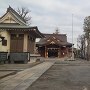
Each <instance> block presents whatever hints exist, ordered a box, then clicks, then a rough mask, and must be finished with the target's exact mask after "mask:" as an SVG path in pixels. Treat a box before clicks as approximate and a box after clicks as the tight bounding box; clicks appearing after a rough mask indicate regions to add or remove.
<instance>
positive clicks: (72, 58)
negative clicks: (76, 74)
mask: <svg viewBox="0 0 90 90" xmlns="http://www.w3.org/2000/svg"><path fill="white" fill-rule="evenodd" d="M71 60H74V45H73V14H72V57H71Z"/></svg>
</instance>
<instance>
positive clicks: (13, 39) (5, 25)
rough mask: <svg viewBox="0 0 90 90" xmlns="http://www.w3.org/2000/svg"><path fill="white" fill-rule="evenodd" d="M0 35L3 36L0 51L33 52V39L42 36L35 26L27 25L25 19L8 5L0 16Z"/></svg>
mask: <svg viewBox="0 0 90 90" xmlns="http://www.w3.org/2000/svg"><path fill="white" fill-rule="evenodd" d="M0 35H1V36H4V37H5V40H3V41H2V42H0V51H3V52H30V53H34V50H35V39H36V38H41V37H43V35H42V34H41V33H40V32H39V30H38V27H37V26H34V27H31V26H27V25H26V22H25V20H24V19H23V18H22V17H21V16H20V15H19V14H18V13H17V12H16V11H15V10H14V9H13V8H11V7H10V6H9V8H7V11H6V13H5V14H4V15H3V16H2V17H1V18H0Z"/></svg>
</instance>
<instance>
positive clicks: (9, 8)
mask: <svg viewBox="0 0 90 90" xmlns="http://www.w3.org/2000/svg"><path fill="white" fill-rule="evenodd" d="M8 12H10V13H11V14H12V15H13V16H14V17H15V18H16V19H17V20H18V21H19V22H21V23H23V24H24V25H26V21H25V20H24V18H23V17H21V16H20V15H19V14H18V13H17V12H16V11H15V10H14V9H13V8H12V7H11V6H9V7H8V8H7V12H6V13H5V14H4V15H3V16H2V17H0V19H1V18H3V17H4V16H5V15H6V14H7V13H8Z"/></svg>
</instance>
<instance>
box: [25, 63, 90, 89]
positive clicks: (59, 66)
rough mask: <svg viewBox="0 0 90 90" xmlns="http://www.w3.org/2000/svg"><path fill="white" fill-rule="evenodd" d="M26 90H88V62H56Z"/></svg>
mask: <svg viewBox="0 0 90 90" xmlns="http://www.w3.org/2000/svg"><path fill="white" fill-rule="evenodd" d="M27 90H90V62H87V61H57V62H56V63H55V64H54V65H53V66H52V67H51V68H50V69H49V70H48V71H46V72H45V73H44V74H43V75H42V76H41V77H40V78H39V79H38V80H37V81H36V82H34V83H33V84H32V85H31V86H29V88H28V89H27Z"/></svg>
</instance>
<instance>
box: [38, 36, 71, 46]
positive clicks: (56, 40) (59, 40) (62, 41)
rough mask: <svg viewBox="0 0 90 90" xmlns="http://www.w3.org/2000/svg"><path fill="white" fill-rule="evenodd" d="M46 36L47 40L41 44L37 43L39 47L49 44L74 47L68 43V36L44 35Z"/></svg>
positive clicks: (42, 40) (41, 41)
mask: <svg viewBox="0 0 90 90" xmlns="http://www.w3.org/2000/svg"><path fill="white" fill-rule="evenodd" d="M44 36H45V38H42V39H41V40H40V41H39V42H37V46H39V45H49V44H56V45H58V46H64V45H65V46H72V44H71V43H68V42H67V36H66V34H44Z"/></svg>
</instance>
